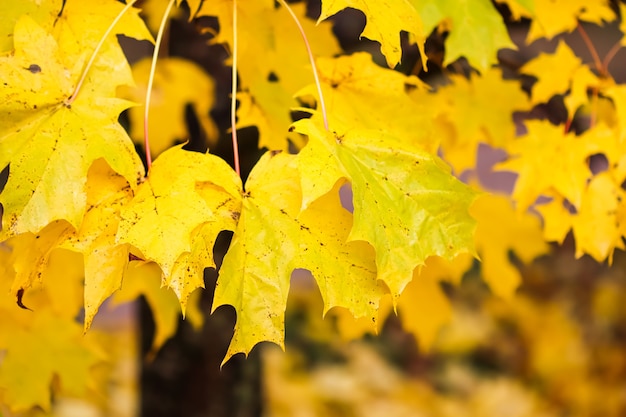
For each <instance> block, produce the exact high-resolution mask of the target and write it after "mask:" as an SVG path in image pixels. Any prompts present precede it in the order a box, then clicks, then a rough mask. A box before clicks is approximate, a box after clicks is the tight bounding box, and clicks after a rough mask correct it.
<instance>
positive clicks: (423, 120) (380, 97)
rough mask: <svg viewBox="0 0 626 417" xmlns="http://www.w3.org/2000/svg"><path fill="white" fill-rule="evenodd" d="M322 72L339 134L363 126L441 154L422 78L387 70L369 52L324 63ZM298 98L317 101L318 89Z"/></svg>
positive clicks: (319, 67)
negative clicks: (404, 139) (306, 97)
mask: <svg viewBox="0 0 626 417" xmlns="http://www.w3.org/2000/svg"><path fill="white" fill-rule="evenodd" d="M317 70H318V74H319V79H320V82H321V85H322V94H323V95H324V99H325V102H326V112H327V115H328V119H329V124H330V125H331V126H333V128H334V129H335V130H336V131H337V133H338V134H343V133H345V132H346V131H348V130H350V129H351V128H352V127H353V126H361V127H363V128H369V129H376V130H379V131H381V132H383V133H385V134H391V135H395V136H398V137H403V138H406V139H407V140H409V141H410V142H411V143H414V144H417V145H419V146H421V147H423V148H424V149H425V150H426V151H429V152H433V153H435V152H436V151H437V147H438V146H439V139H438V135H436V133H435V126H434V124H433V118H434V115H435V110H434V107H435V106H432V105H431V101H432V96H431V95H430V93H429V91H428V90H429V88H428V87H427V86H426V85H424V84H423V83H422V82H421V81H420V80H419V79H418V78H417V77H415V76H406V75H404V74H401V73H399V72H397V71H393V70H390V69H388V68H382V67H380V66H378V65H376V64H375V63H374V62H373V61H372V56H371V55H370V54H367V53H365V52H360V53H354V54H352V55H349V56H340V57H338V58H319V59H318V60H317ZM298 94H299V95H300V96H305V95H312V96H315V97H317V89H316V88H315V86H314V85H310V86H307V87H306V88H304V89H302V90H300V91H299V93H298ZM363 97H367V98H368V99H367V100H363ZM318 110H320V108H319V106H318ZM317 116H319V115H317ZM314 117H316V116H314Z"/></svg>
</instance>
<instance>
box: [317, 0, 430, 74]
mask: <svg viewBox="0 0 626 417" xmlns="http://www.w3.org/2000/svg"><path fill="white" fill-rule="evenodd" d="M346 7H351V8H354V9H358V10H361V11H362V12H363V13H364V14H365V19H366V24H365V28H364V29H363V32H362V33H361V36H364V37H366V38H368V39H371V40H373V41H377V42H380V50H381V52H382V54H383V55H384V56H385V58H386V59H387V64H388V65H389V66H390V67H391V68H393V67H395V66H396V64H397V63H398V62H400V58H401V56H402V47H401V45H400V31H402V30H404V31H406V32H408V33H410V34H412V35H413V36H415V37H416V39H417V46H418V48H419V50H420V55H421V57H422V64H423V65H424V67H426V54H425V52H424V43H425V41H426V36H427V34H426V33H425V32H424V29H423V26H422V19H421V18H420V15H419V14H418V13H417V10H415V7H414V6H413V5H412V4H411V2H409V1H406V0H326V1H323V2H322V12H321V14H320V17H319V19H318V23H319V22H321V21H322V20H325V19H327V18H329V17H330V16H333V15H334V14H336V13H338V12H340V11H341V10H343V9H345V8H346Z"/></svg>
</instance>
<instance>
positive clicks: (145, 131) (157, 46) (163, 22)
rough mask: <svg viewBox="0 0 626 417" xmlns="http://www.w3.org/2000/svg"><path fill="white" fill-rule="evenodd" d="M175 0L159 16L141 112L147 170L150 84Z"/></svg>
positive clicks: (149, 162) (149, 155)
mask: <svg viewBox="0 0 626 417" xmlns="http://www.w3.org/2000/svg"><path fill="white" fill-rule="evenodd" d="M174 1H175V0H170V2H169V3H168V5H167V9H165V13H163V17H162V18H161V25H160V26H159V32H158V33H157V38H156V42H155V43H154V52H153V53H152V65H151V66H150V77H149V78H148V86H147V91H146V104H145V108H144V114H143V143H144V149H145V152H146V165H147V166H148V171H150V167H152V155H151V152H150V136H149V134H148V118H149V115H150V96H151V95H152V84H153V83H154V73H155V71H156V64H157V60H158V57H159V49H161V42H162V41H163V32H165V25H166V24H167V18H168V17H169V15H170V11H171V10H172V6H173V5H174Z"/></svg>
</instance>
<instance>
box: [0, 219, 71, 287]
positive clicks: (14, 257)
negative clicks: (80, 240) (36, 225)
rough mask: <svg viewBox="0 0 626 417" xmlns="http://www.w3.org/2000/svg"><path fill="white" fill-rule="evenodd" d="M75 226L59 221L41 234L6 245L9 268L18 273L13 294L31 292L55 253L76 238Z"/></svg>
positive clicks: (22, 236)
mask: <svg viewBox="0 0 626 417" xmlns="http://www.w3.org/2000/svg"><path fill="white" fill-rule="evenodd" d="M72 232H73V230H72V228H71V226H70V225H69V224H68V223H67V222H66V221H63V220H57V221H54V222H52V223H50V224H49V225H47V226H46V227H44V228H43V229H42V230H40V231H39V233H37V234H35V233H30V232H26V233H21V234H19V235H17V236H13V237H11V238H10V239H8V240H6V241H4V242H3V245H5V247H6V248H7V251H8V252H9V253H10V255H9V256H8V263H7V265H11V267H12V268H11V270H12V271H13V272H14V273H15V275H14V277H13V279H12V285H11V290H10V292H11V294H13V295H15V296H16V295H17V294H18V291H24V290H27V289H29V288H30V287H31V286H32V285H33V284H34V283H35V282H37V280H40V279H41V276H42V274H43V273H44V271H45V270H46V268H47V267H48V261H49V260H50V254H51V252H52V251H53V250H54V249H55V248H56V247H58V246H59V244H60V243H61V242H64V241H65V240H66V239H67V237H68V236H70V235H71V234H72Z"/></svg>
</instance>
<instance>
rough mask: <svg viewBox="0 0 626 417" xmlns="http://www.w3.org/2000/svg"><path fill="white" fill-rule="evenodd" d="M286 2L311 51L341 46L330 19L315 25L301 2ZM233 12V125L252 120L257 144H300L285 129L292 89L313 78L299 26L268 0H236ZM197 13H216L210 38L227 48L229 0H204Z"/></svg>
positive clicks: (274, 147)
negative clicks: (237, 79) (236, 80)
mask: <svg viewBox="0 0 626 417" xmlns="http://www.w3.org/2000/svg"><path fill="white" fill-rule="evenodd" d="M291 8H292V9H293V11H294V13H295V14H296V15H297V16H298V17H299V20H300V23H301V25H302V27H303V29H304V31H305V33H306V35H307V39H308V42H309V44H310V47H311V49H312V51H313V53H314V54H315V55H334V54H337V53H339V52H340V48H339V44H338V42H337V39H336V38H335V36H333V34H332V28H331V24H330V23H329V22H324V23H322V24H319V25H316V24H315V22H313V21H312V20H311V19H309V18H307V17H306V15H307V8H306V4H305V3H297V4H293V5H291ZM237 13H238V25H239V28H240V30H239V31H238V39H239V41H238V52H237V58H238V60H237V71H238V73H239V75H240V77H241V83H240V90H241V92H239V93H238V94H237V98H238V100H239V101H240V106H239V108H238V110H237V116H238V121H237V127H238V128H243V127H247V126H256V127H257V128H258V129H259V147H260V148H263V147H265V148H268V149H272V150H285V151H286V150H288V148H289V142H288V141H287V139H288V138H289V139H290V140H291V141H292V142H294V143H296V144H297V145H301V143H300V142H299V141H298V138H297V136H296V135H290V134H289V133H288V131H287V129H288V127H289V125H290V124H291V122H292V119H291V114H290V111H291V108H293V107H295V106H296V105H297V101H296V100H295V99H294V95H295V93H296V92H297V91H298V90H300V89H301V88H302V87H304V86H306V85H307V84H309V83H312V82H313V73H312V69H311V65H310V62H309V57H308V54H307V51H306V47H305V45H304V42H303V41H302V37H301V36H300V35H299V34H298V28H297V26H296V25H295V24H294V23H293V21H292V17H291V16H290V14H289V13H288V11H287V10H286V9H285V8H284V7H278V8H276V7H274V2H273V1H267V0H264V1H259V0H255V1H239V2H238V3H237ZM198 15H199V16H217V18H218V21H219V23H220V32H219V34H218V35H217V37H216V38H215V39H214V40H213V41H212V42H215V43H224V44H227V45H229V46H230V49H231V50H232V42H233V27H232V24H233V22H232V17H233V2H232V0H219V1H210V2H203V3H202V6H201V8H200V10H199V12H198ZM241 28H246V30H245V31H242V30H241ZM260 51H261V53H259V52H260Z"/></svg>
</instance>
